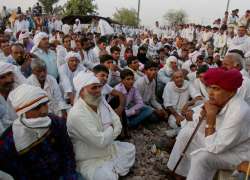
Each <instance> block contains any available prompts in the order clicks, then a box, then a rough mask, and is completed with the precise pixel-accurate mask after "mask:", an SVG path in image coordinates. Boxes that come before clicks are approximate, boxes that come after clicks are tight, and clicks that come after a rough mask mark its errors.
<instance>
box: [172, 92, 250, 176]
mask: <svg viewBox="0 0 250 180" xmlns="http://www.w3.org/2000/svg"><path fill="white" fill-rule="evenodd" d="M194 111H195V113H194V115H193V121H192V122H188V123H187V124H186V126H184V128H183V129H181V131H180V133H179V135H178V136H177V141H176V143H175V145H174V148H173V150H172V152H171V155H170V158H169V162H168V168H169V169H171V170H173V168H174V167H175V165H176V163H177V160H178V159H179V157H180V154H181V153H182V151H183V149H184V147H185V146H186V143H187V141H188V139H189V138H190V136H191V134H192V133H193V131H194V128H195V127H196V125H197V122H198V118H199V116H200V111H201V106H199V108H196V109H195V110H194ZM249 117H250V109H249V107H248V105H247V104H246V102H244V101H243V100H242V99H241V98H240V97H239V96H238V95H235V96H234V97H232V98H231V100H230V101H229V102H228V103H227V104H226V105H225V106H224V107H223V109H222V110H221V111H220V113H219V114H218V115H217V116H216V131H215V133H214V134H212V135H210V136H207V137H205V121H203V123H202V124H201V126H200V128H199V130H198V132H197V134H196V136H194V139H193V140H192V142H191V144H190V146H189V148H188V150H187V151H186V153H185V156H184V158H183V159H182V161H181V163H180V165H179V167H178V168H177V170H176V173H177V174H179V175H182V176H187V175H188V178H187V179H188V180H200V179H202V180H212V178H213V176H214V174H215V173H216V171H217V170H218V169H230V170H233V169H234V168H235V166H237V165H238V164H240V163H241V162H242V161H248V160H249V159H250V149H249V147H250V131H249V127H250V119H249ZM190 165H191V166H190ZM190 167H191V168H190Z"/></svg>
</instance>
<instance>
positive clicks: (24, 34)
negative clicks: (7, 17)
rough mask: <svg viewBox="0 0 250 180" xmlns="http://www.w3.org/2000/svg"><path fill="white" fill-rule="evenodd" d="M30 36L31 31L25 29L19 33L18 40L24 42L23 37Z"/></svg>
mask: <svg viewBox="0 0 250 180" xmlns="http://www.w3.org/2000/svg"><path fill="white" fill-rule="evenodd" d="M29 37H30V34H29V32H28V31H23V32H21V33H20V34H19V38H18V41H19V42H20V43H23V39H25V38H29Z"/></svg>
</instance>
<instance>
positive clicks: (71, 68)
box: [59, 51, 86, 105]
mask: <svg viewBox="0 0 250 180" xmlns="http://www.w3.org/2000/svg"><path fill="white" fill-rule="evenodd" d="M80 60H81V57H80V55H79V54H78V53H75V52H73V51H70V52H69V53H67V55H66V57H65V61H66V64H63V65H61V66H60V68H59V76H60V85H61V86H62V90H63V93H64V94H63V95H64V98H65V99H66V100H67V101H68V102H69V104H71V105H73V103H74V98H75V89H74V86H73V78H74V77H75V76H76V75H77V74H78V73H79V72H80V71H83V70H84V71H86V68H85V67H84V66H82V65H81V64H79V63H80Z"/></svg>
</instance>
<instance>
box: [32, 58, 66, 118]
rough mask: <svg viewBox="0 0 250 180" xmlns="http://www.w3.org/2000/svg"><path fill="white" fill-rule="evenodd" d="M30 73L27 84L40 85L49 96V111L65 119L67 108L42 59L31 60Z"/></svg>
mask: <svg viewBox="0 0 250 180" xmlns="http://www.w3.org/2000/svg"><path fill="white" fill-rule="evenodd" d="M31 69H32V75H31V76H30V77H29V78H28V79H27V84H30V85H33V86H37V87H40V88H41V89H43V90H44V91H46V92H47V94H48V98H49V103H48V106H49V113H52V114H55V115H58V116H61V117H64V118H66V119H67V109H68V108H69V106H68V105H67V104H66V103H65V101H64V99H63V97H62V93H61V90H60V88H59V85H58V84H57V82H56V80H55V78H54V77H53V76H51V75H49V74H47V67H46V64H45V62H44V61H42V60H40V59H33V60H32V62H31Z"/></svg>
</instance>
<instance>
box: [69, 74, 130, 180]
mask: <svg viewBox="0 0 250 180" xmlns="http://www.w3.org/2000/svg"><path fill="white" fill-rule="evenodd" d="M74 85H75V88H76V91H77V95H79V96H78V97H79V98H78V99H77V101H76V103H75V104H74V106H73V107H72V109H71V110H70V112H69V115H68V120H67V127H68V132H69V135H70V137H71V140H72V142H73V145H74V150H75V154H76V155H75V157H76V161H77V169H78V171H79V172H80V173H81V174H82V175H83V176H84V177H85V178H87V180H118V178H119V176H125V175H126V174H127V173H128V172H129V169H130V168H131V167H132V165H133V164H134V161H135V147H134V145H132V144H130V143H125V142H119V141H114V140H115V139H116V138H117V136H118V135H119V134H120V132H121V129H122V126H121V122H120V118H119V117H118V116H117V114H116V113H115V112H114V111H113V110H112V108H111V107H110V106H109V105H108V104H107V102H106V101H104V100H103V99H102V96H101V87H102V84H101V83H100V81H99V80H98V79H97V77H95V75H94V74H93V73H85V72H80V73H79V74H78V75H77V76H76V77H75V78H74Z"/></svg>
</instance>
